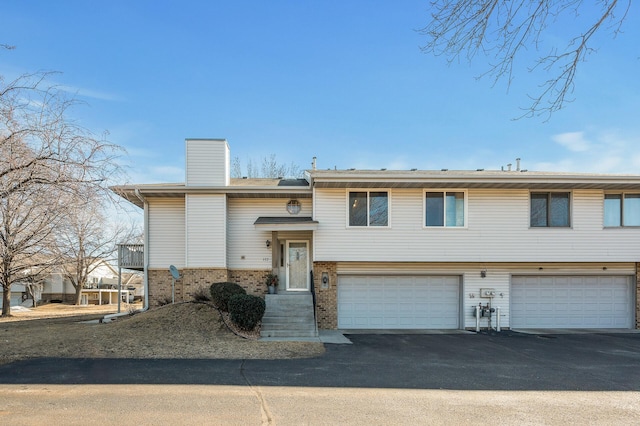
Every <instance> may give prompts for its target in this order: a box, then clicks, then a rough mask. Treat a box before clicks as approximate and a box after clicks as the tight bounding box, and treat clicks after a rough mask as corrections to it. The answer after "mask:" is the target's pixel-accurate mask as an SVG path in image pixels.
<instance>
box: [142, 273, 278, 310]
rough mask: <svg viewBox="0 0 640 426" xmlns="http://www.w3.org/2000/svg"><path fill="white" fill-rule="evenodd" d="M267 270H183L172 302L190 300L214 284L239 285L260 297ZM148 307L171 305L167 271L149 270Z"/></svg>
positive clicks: (177, 281)
mask: <svg viewBox="0 0 640 426" xmlns="http://www.w3.org/2000/svg"><path fill="white" fill-rule="evenodd" d="M269 272H271V271H270V270H268V271H254V270H227V269H214V268H211V269H209V268H185V269H181V270H180V275H181V277H180V279H178V280H176V284H175V286H176V287H175V300H176V302H187V301H190V300H193V295H194V294H195V293H196V292H197V291H198V290H200V289H205V291H206V292H207V294H208V293H209V287H210V286H211V284H213V283H217V282H224V281H229V282H234V283H237V284H239V285H240V286H242V287H243V288H244V289H245V290H246V291H247V294H253V295H255V296H264V294H265V293H266V292H267V287H266V286H265V285H264V281H265V278H266V275H267V274H268V273H269ZM148 276H149V306H151V307H154V306H160V305H162V304H165V303H167V302H171V273H170V272H169V270H168V269H149V271H148Z"/></svg>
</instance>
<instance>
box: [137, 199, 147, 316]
mask: <svg viewBox="0 0 640 426" xmlns="http://www.w3.org/2000/svg"><path fill="white" fill-rule="evenodd" d="M135 194H136V197H138V198H139V199H140V201H142V206H143V212H144V213H143V214H144V219H143V220H144V241H143V244H144V274H143V278H142V283H143V286H144V306H143V307H142V309H141V310H140V312H144V311H146V310H148V309H149V203H148V202H147V199H146V198H144V196H143V195H142V194H141V193H140V190H139V189H137V188H136V189H135Z"/></svg>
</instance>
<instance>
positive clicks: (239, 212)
mask: <svg viewBox="0 0 640 426" xmlns="http://www.w3.org/2000/svg"><path fill="white" fill-rule="evenodd" d="M298 201H299V202H300V204H301V210H300V213H298V214H297V215H296V217H301V216H311V199H309V198H298ZM287 202H289V199H287V198H269V199H256V198H251V199H249V198H230V199H229V200H228V201H227V204H228V221H227V265H228V268H230V269H270V268H271V266H272V265H271V248H267V246H266V241H267V240H269V241H271V239H272V234H271V231H263V230H261V229H256V227H255V226H254V222H255V221H256V219H257V218H258V217H260V216H267V217H286V216H290V215H289V213H288V212H287ZM343 224H344V217H343ZM278 235H280V238H283V235H285V232H279V233H278ZM305 235H306V234H305ZM272 243H273V242H272Z"/></svg>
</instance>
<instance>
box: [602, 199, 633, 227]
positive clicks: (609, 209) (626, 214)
mask: <svg viewBox="0 0 640 426" xmlns="http://www.w3.org/2000/svg"><path fill="white" fill-rule="evenodd" d="M604 226H640V194H605V196H604Z"/></svg>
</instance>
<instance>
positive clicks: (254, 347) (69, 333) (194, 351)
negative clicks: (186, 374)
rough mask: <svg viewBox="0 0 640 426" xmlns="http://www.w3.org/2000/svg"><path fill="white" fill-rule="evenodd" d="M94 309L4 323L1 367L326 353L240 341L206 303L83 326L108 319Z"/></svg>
mask: <svg viewBox="0 0 640 426" xmlns="http://www.w3.org/2000/svg"><path fill="white" fill-rule="evenodd" d="M96 309H98V308H94V309H93V312H92V310H91V309H89V310H87V309H83V307H70V305H59V306H58V307H56V306H53V307H52V306H51V305H45V306H42V307H39V308H35V309H33V310H31V311H29V312H28V314H23V313H16V314H15V316H14V317H12V318H0V343H1V345H0V363H8V362H14V361H18V360H22V359H27V358H40V357H62V358H152V359H153V358H194V359H195V358H197V359H286V358H307V357H314V356H318V355H321V354H322V353H324V346H323V345H322V343H317V342H264V341H260V340H256V339H247V338H243V337H240V336H238V335H236V334H234V333H233V332H232V331H231V330H229V328H228V327H227V326H226V325H225V323H224V321H223V320H222V318H221V316H220V314H219V313H218V311H217V310H216V309H215V308H214V307H213V306H211V305H210V304H205V303H196V302H186V303H179V304H175V305H166V306H162V307H160V308H155V309H151V310H149V311H147V312H142V313H138V314H135V315H126V316H124V317H121V318H119V319H117V320H116V321H114V322H111V323H108V324H101V323H96V322H95V321H94V322H90V323H87V322H85V321H90V320H96V319H98V318H101V317H102V316H103V315H104V313H100V314H99V313H96V312H95V310H96ZM101 309H103V310H104V309H111V312H113V308H108V307H107V308H101ZM61 312H62V314H61ZM105 312H106V311H105ZM125 312H126V311H125ZM61 315H64V316H61ZM34 317H36V318H37V319H34ZM38 317H47V318H38Z"/></svg>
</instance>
